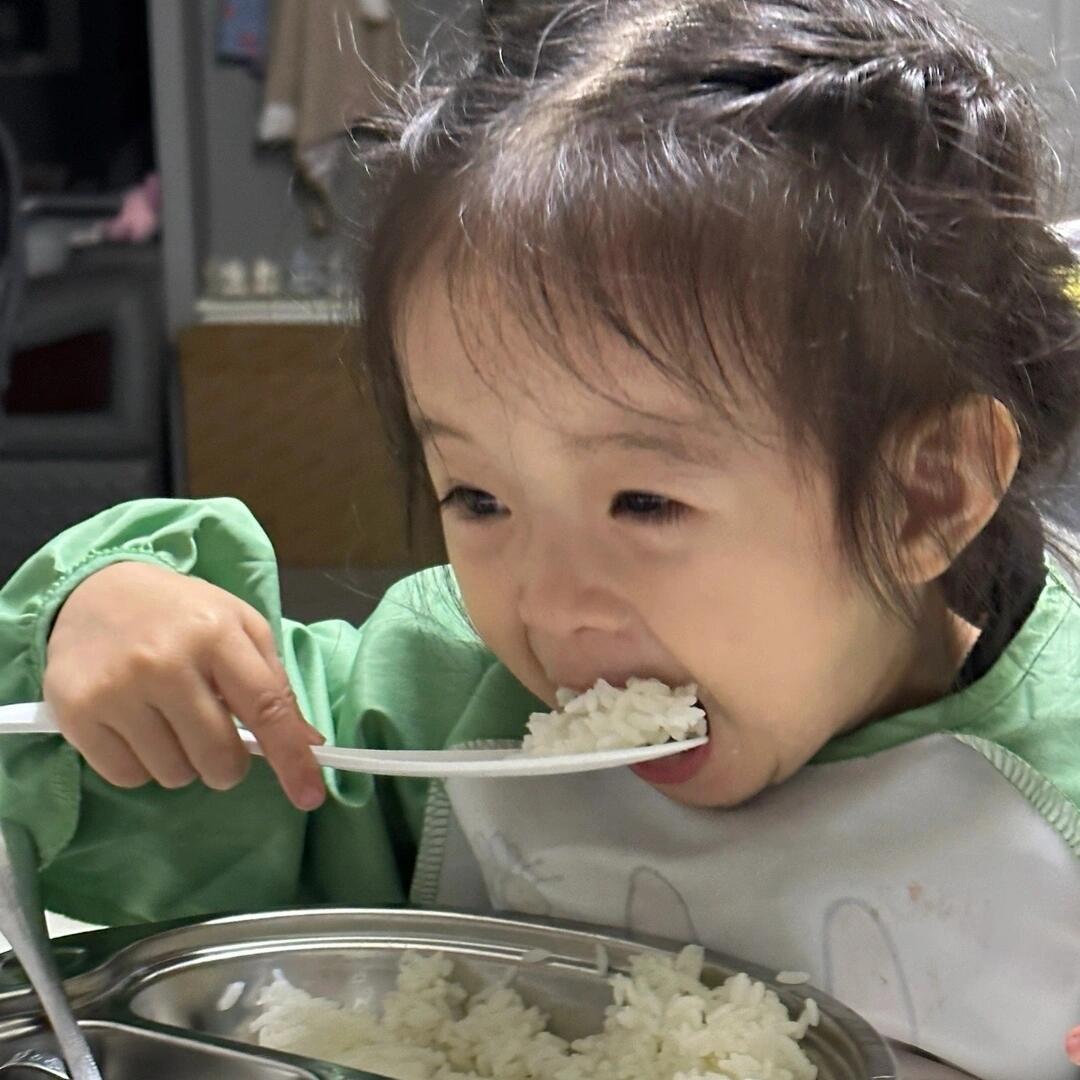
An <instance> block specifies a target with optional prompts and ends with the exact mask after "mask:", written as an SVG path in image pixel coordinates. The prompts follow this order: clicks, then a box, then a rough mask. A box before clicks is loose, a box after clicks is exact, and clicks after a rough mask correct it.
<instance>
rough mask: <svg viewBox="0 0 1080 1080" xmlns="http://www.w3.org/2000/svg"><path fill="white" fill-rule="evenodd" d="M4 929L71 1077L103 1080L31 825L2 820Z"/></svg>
mask: <svg viewBox="0 0 1080 1080" xmlns="http://www.w3.org/2000/svg"><path fill="white" fill-rule="evenodd" d="M0 933H2V934H3V935H4V936H5V937H6V938H7V939H8V941H9V942H11V947H12V948H13V949H14V950H15V955H16V956H17V957H18V960H19V963H20V964H22V967H23V970H24V971H25V972H26V976H27V978H28V979H29V980H30V985H31V986H32V987H33V988H34V990H35V991H36V993H37V996H38V998H39V1000H40V1001H41V1005H42V1008H43V1009H44V1010H45V1015H46V1016H47V1017H48V1018H49V1023H50V1024H51V1025H52V1029H53V1032H54V1034H55V1035H56V1041H57V1042H58V1043H59V1044H60V1053H61V1054H62V1055H63V1057H64V1060H65V1061H66V1062H67V1067H68V1070H69V1072H70V1074H71V1080H101V1073H100V1072H99V1071H98V1067H97V1064H96V1063H95V1062H94V1056H93V1054H92V1053H91V1052H90V1047H89V1045H88V1044H87V1042H86V1039H85V1037H84V1036H83V1033H82V1030H81V1029H80V1028H79V1025H78V1023H77V1022H76V1020H75V1015H74V1014H73V1013H72V1011H71V1005H70V1004H69V1003H68V999H67V997H66V996H65V994H64V989H63V984H62V983H61V981H60V973H59V971H58V970H57V967H56V960H55V959H54V957H53V954H52V948H51V946H50V944H49V938H48V934H47V933H46V930H45V919H44V916H43V915H42V910H41V903H40V901H39V898H38V890H37V857H36V852H35V850H34V841H33V839H32V838H31V836H30V834H29V833H28V832H27V830H26V829H25V828H24V827H23V826H22V825H18V824H16V823H14V822H11V821H0Z"/></svg>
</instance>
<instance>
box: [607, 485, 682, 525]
mask: <svg viewBox="0 0 1080 1080" xmlns="http://www.w3.org/2000/svg"><path fill="white" fill-rule="evenodd" d="M688 509H689V508H688V507H687V506H684V505H683V504H682V503H680V502H675V500H674V499H668V498H665V496H663V495H653V494H651V493H650V492H648V491H620V492H619V494H618V495H616V496H615V498H614V499H612V501H611V516H612V517H628V518H631V519H636V520H638V521H647V522H653V523H655V524H665V523H667V522H671V521H678V519H679V518H681V517H682V516H683V515H684V514H685V513H686V511H687V510H688Z"/></svg>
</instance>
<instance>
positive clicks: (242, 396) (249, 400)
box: [180, 324, 443, 568]
mask: <svg viewBox="0 0 1080 1080" xmlns="http://www.w3.org/2000/svg"><path fill="white" fill-rule="evenodd" d="M351 347H352V345H351V341H350V338H349V335H348V333H347V331H346V330H345V329H343V328H342V327H338V326H326V325H261V324H260V325H254V324H253V325H204V326H196V327H191V328H189V329H187V330H184V331H182V332H181V334H180V380H181V387H182V399H183V410H184V449H185V454H186V465H187V490H188V493H189V494H190V495H191V496H194V497H200V498H201V497H207V496H214V495H233V496H236V497H237V498H239V499H241V500H243V501H244V502H245V503H246V504H247V505H248V506H249V507H250V508H251V510H252V511H253V512H254V513H255V516H256V517H257V518H258V519H259V521H260V522H261V523H262V525H263V527H264V528H265V529H266V531H267V533H268V534H269V535H270V538H271V540H272V541H273V543H274V547H275V550H276V551H277V555H278V560H279V562H281V563H282V564H284V565H287V566H297V567H307V566H310V567H315V566H318V567H402V568H406V567H414V566H425V565H431V564H432V563H435V562H439V561H442V558H443V554H442V542H441V538H440V535H439V530H438V525H437V521H436V519H435V514H434V512H433V511H432V510H431V509H430V508H422V509H421V512H420V513H419V514H418V515H417V520H416V523H415V529H414V530H413V536H412V539H410V536H409V535H407V529H406V506H405V496H404V490H405V487H404V478H403V477H402V476H401V475H400V472H399V470H398V469H397V468H396V466H395V465H394V464H393V462H392V460H391V457H390V453H389V450H388V447H387V444H386V440H385V437H384V435H383V430H382V427H381V425H380V421H379V417H378V414H377V413H376V411H375V407H374V403H373V402H372V401H371V400H370V399H369V398H368V397H367V396H365V395H364V394H363V393H361V391H360V390H359V389H358V388H357V387H356V385H355V384H354V382H353V380H352V377H351V374H350V371H349V367H348V365H349V362H350V356H349V350H350V348H351Z"/></svg>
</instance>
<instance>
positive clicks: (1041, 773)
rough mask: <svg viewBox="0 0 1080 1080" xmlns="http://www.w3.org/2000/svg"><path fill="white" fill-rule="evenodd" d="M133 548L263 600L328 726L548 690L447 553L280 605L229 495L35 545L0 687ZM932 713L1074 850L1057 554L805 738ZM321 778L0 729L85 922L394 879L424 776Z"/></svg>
mask: <svg viewBox="0 0 1080 1080" xmlns="http://www.w3.org/2000/svg"><path fill="white" fill-rule="evenodd" d="M125 560H126V561H130V560H142V561H146V562H151V563H156V564H158V565H162V566H165V567H168V568H170V569H173V570H178V571H180V572H182V573H186V574H192V575H195V576H197V577H199V578H202V579H203V580H206V581H209V582H211V583H213V584H215V585H218V586H220V587H221V588H223V589H226V590H228V591H229V592H231V593H233V594H234V595H236V596H238V597H240V598H242V599H243V600H245V601H247V602H248V603H249V604H251V605H252V606H253V607H255V608H256V609H257V610H259V611H260V612H261V613H262V614H263V615H265V616H266V618H267V619H268V620H269V621H270V624H271V626H272V627H273V630H274V633H275V635H276V637H277V641H278V646H279V649H280V652H281V655H282V658H283V660H284V663H285V667H286V670H287V671H288V674H289V677H290V679H291V681H292V684H293V688H294V689H295V691H296V695H297V698H298V700H299V703H300V707H301V709H302V711H303V713H304V715H305V716H306V717H307V719H308V720H309V721H310V722H311V723H312V724H313V725H315V726H316V727H317V728H318V729H319V730H320V731H322V732H323V734H325V735H326V736H327V738H328V741H329V742H331V743H334V744H337V745H342V746H365V747H372V748H384V749H423V748H435V747H441V746H449V745H456V744H461V743H466V742H472V741H475V740H486V739H507V738H517V737H520V735H521V734H522V732H523V730H524V726H525V721H526V719H527V717H528V714H529V713H530V712H531V711H533V710H534V709H536V708H542V706H541V705H540V703H539V702H537V701H536V699H535V698H533V697H532V696H531V695H530V694H529V692H528V691H526V690H525V689H524V688H523V687H522V686H521V685H520V684H519V683H518V682H517V681H516V680H515V679H514V677H513V676H512V675H511V674H510V673H509V672H508V671H507V670H506V668H504V667H503V666H502V665H501V664H500V663H499V662H498V661H497V660H496V659H495V657H494V656H493V655H492V654H491V653H490V652H489V651H488V650H487V649H486V648H485V647H484V646H483V645H482V644H481V643H480V642H479V640H478V639H477V637H476V635H475V633H474V632H473V631H472V630H471V628H470V626H469V624H468V621H467V620H466V618H465V617H464V615H463V613H462V611H461V607H460V603H459V599H458V595H457V592H456V586H455V584H454V580H453V577H452V575H451V574H450V572H449V571H448V570H445V569H439V570H432V571H426V572H424V573H422V574H418V575H416V576H414V577H411V578H408V579H406V580H405V581H403V582H400V583H399V584H398V585H396V586H394V587H393V588H392V589H391V590H390V591H389V593H388V594H387V596H386V598H385V599H384V600H383V602H382V604H381V605H380V606H379V608H378V610H377V611H376V612H375V613H374V614H373V615H372V616H371V618H370V619H369V620H368V621H367V622H366V623H365V624H364V625H363V626H362V627H359V628H357V627H353V626H351V625H349V624H347V623H344V622H339V621H334V622H323V623H316V624H313V625H310V626H302V625H299V624H297V623H295V622H291V621H290V620H288V619H284V618H283V617H282V615H281V610H280V600H279V593H278V582H277V569H276V563H275V559H274V552H273V549H272V547H271V544H270V542H269V540H268V539H267V537H266V535H265V534H264V532H263V531H262V529H261V528H260V527H259V525H258V523H257V522H256V521H255V519H254V518H253V517H252V515H251V514H250V512H249V511H248V510H247V509H246V508H245V507H244V506H243V505H241V504H240V503H238V502H235V501H233V500H229V499H215V500H207V501H201V502H193V501H182V500H164V499H161V500H147V501H141V502H135V503H129V504H125V505H122V506H119V507H116V508H114V509H111V510H108V511H106V512H104V513H102V514H99V515H98V516H97V517H95V518H93V519H91V520H90V521H87V522H84V523H82V524H80V525H76V526H75V527H73V528H71V529H69V530H68V531H67V532H65V533H64V534H63V535H61V536H60V537H59V538H58V539H57V540H55V541H54V542H53V543H52V544H50V545H48V546H47V547H46V548H44V549H43V550H42V551H41V552H39V553H38V554H37V555H35V556H34V557H33V558H31V559H30V560H29V561H28V562H27V563H26V564H25V565H24V566H23V567H22V568H21V569H20V570H19V571H18V572H17V573H16V574H15V576H14V577H13V578H12V579H11V580H10V581H9V582H8V583H7V585H5V586H4V588H3V590H0V702H15V701H32V700H39V699H40V697H41V684H42V675H43V670H44V664H45V647H46V642H47V640H48V634H49V629H50V627H51V625H52V622H53V620H54V618H55V616H56V613H57V611H58V610H59V608H60V606H61V605H62V604H63V602H64V600H65V599H66V598H67V596H68V595H69V594H70V593H71V591H72V590H73V589H74V588H75V587H76V586H77V585H78V584H79V583H80V582H81V581H83V580H85V579H86V577H88V576H89V575H90V574H92V573H94V572H95V571H97V570H99V569H101V568H102V567H103V566H106V565H108V564H110V563H113V562H117V561H125ZM940 731H953V732H956V733H959V734H961V735H963V736H965V737H969V738H970V740H971V741H972V744H973V745H977V746H978V747H979V749H981V750H982V751H983V752H984V753H986V754H987V756H988V757H989V758H990V759H991V760H992V761H994V763H995V765H997V767H998V768H999V769H1001V770H1002V771H1003V772H1005V774H1006V775H1007V776H1009V778H1010V779H1011V780H1013V782H1014V783H1015V784H1016V785H1017V787H1019V788H1020V789H1021V790H1022V791H1024V793H1025V794H1027V795H1028V797H1029V798H1031V799H1032V801H1033V802H1035V803H1036V805H1038V806H1039V808H1040V810H1041V812H1043V813H1044V816H1047V817H1048V819H1052V823H1053V824H1055V827H1056V828H1058V830H1059V831H1060V832H1062V834H1063V835H1064V836H1065V837H1066V839H1067V840H1068V841H1069V843H1070V844H1071V845H1072V846H1073V849H1074V850H1075V851H1077V852H1078V854H1080V825H1078V822H1080V811H1078V809H1077V808H1078V807H1080V603H1078V601H1077V599H1076V598H1075V597H1074V596H1073V595H1072V593H1071V592H1070V591H1069V589H1068V588H1067V587H1066V585H1065V583H1064V581H1063V580H1062V579H1061V577H1060V576H1058V575H1057V574H1056V573H1055V572H1053V571H1051V574H1050V577H1049V579H1048V583H1047V585H1046V587H1045V589H1044V590H1043V593H1042V595H1041V597H1040V599H1039V602H1038V604H1037V606H1036V608H1035V610H1034V611H1033V613H1032V614H1031V616H1030V617H1029V618H1028V620H1027V622H1026V623H1025V625H1024V627H1023V628H1022V629H1021V631H1020V632H1019V633H1018V634H1017V636H1016V637H1015V638H1014V640H1013V641H1012V643H1011V644H1010V645H1009V647H1008V648H1007V649H1006V651H1005V652H1004V653H1003V655H1002V656H1001V657H1000V658H999V660H998V661H997V663H996V664H995V665H994V667H993V668H992V669H991V670H990V671H989V672H988V673H987V674H986V675H985V676H984V677H983V678H981V679H979V680H978V681H977V682H975V683H973V684H972V685H971V686H969V687H967V688H966V689H964V690H963V691H961V692H959V693H957V694H954V695H952V696H951V697H947V698H945V699H943V700H942V701H940V702H937V703H935V704H933V705H931V706H927V707H926V708H923V709H918V710H914V711H912V712H909V713H905V714H903V715H901V716H898V717H893V718H889V719H886V720H880V721H876V722H874V723H872V724H869V725H867V726H865V727H863V728H862V729H860V730H858V731H856V732H854V733H851V734H849V735H845V736H841V737H839V738H837V739H834V740H833V741H832V742H830V743H829V744H828V745H827V746H826V747H824V749H823V750H822V751H821V752H820V753H819V755H818V756H817V758H815V759H814V760H815V763H816V762H826V761H836V760H840V759H843V758H849V757H858V756H865V755H868V754H872V753H876V752H879V751H881V750H884V749H887V748H890V747H894V746H897V745H899V744H901V743H904V742H907V741H910V740H912V739H916V738H919V737H921V736H924V735H927V734H931V733H935V732H940ZM813 766H814V763H811V765H810V766H808V767H810V768H812V767H813ZM326 778H327V783H328V787H329V797H328V799H327V801H326V803H325V804H324V805H323V806H322V807H321V808H320V809H319V810H317V811H315V812H313V813H311V814H303V813H301V812H300V811H298V810H296V809H294V808H293V807H292V806H291V805H290V804H289V803H288V802H287V801H286V799H285V797H284V795H283V794H282V793H281V791H280V790H279V788H278V786H277V783H276V780H275V779H274V777H273V775H272V773H271V772H270V770H269V768H268V767H267V766H266V764H265V762H263V761H262V760H261V759H255V760H253V762H252V767H251V771H250V773H249V774H248V776H247V778H246V779H245V781H244V782H243V783H242V784H240V785H239V786H238V787H236V788H234V789H233V790H232V791H229V792H213V791H210V790H208V789H206V788H205V787H203V786H202V785H200V784H193V785H191V786H189V787H188V788H185V789H182V790H179V791H167V790H164V789H162V788H160V787H158V786H157V785H156V784H152V783H151V784H148V785H146V786H145V787H143V788H140V789H138V790H134V791H128V790H121V789H117V788H114V787H111V786H110V785H109V784H107V783H105V782H104V781H103V780H101V779H100V778H99V777H97V775H96V774H95V773H94V772H93V770H91V769H90V768H89V767H88V766H87V765H85V764H84V763H83V762H82V761H81V759H80V758H79V755H78V754H77V753H76V752H75V750H74V749H73V748H72V747H70V746H69V745H68V744H67V743H66V742H64V741H63V740H62V739H61V738H59V737H56V736H7V737H5V738H3V739H2V740H0V814H2V815H3V816H5V817H8V818H11V819H14V820H17V821H21V822H23V823H24V824H26V825H27V826H28V827H29V828H30V829H31V830H32V832H33V834H34V836H35V838H36V840H37V844H38V849H39V852H40V855H41V862H42V887H43V891H44V897H45V902H46V904H47V906H48V907H49V908H50V909H52V910H56V911H60V912H63V913H65V914H68V915H71V916H73V917H75V918H80V919H84V920H86V921H89V922H100V923H123V922H137V921H142V920H152V919H166V918H172V917H176V916H181V915H196V914H206V913H211V912H221V911H230V910H240V909H246V910H254V909H262V908H268V907H274V906H278V905H285V904H292V903H311V902H331V903H341V904H360V905H369V904H370V905H378V904H388V903H390V904H392V903H399V902H403V901H405V900H406V899H407V898H408V896H409V889H410V880H411V877H412V873H413V866H414V861H415V854H416V848H417V844H418V842H419V838H420V832H421V827H422V822H423V817H424V807H425V801H426V798H427V782H426V781H422V780H415V779H399V778H375V777H371V776H367V775H364V774H356V773H338V772H328V773H327V777H326Z"/></svg>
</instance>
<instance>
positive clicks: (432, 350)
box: [399, 290, 715, 429]
mask: <svg viewBox="0 0 1080 1080" xmlns="http://www.w3.org/2000/svg"><path fill="white" fill-rule="evenodd" d="M400 346H401V347H400V350H399V352H400V359H401V363H402V366H403V369H404V374H405V377H406V382H407V383H408V384H409V386H410V387H411V388H412V390H413V393H414V395H415V396H416V397H417V399H418V400H419V402H420V404H421V405H422V406H423V407H425V409H426V408H427V407H429V406H430V407H432V408H434V407H435V406H436V405H438V404H440V403H444V402H447V401H452V402H456V403H459V404H460V405H463V406H465V407H482V406H483V405H484V404H485V402H487V403H489V404H492V405H494V404H495V403H496V402H499V403H501V404H502V405H503V407H505V408H510V409H521V408H527V407H529V406H530V404H534V405H537V406H541V407H544V408H545V409H547V410H548V411H551V410H552V409H557V410H558V411H559V414H560V415H562V416H563V418H564V419H565V421H566V426H567V427H568V428H571V429H572V428H573V427H574V421H575V419H580V418H587V419H590V420H591V419H595V418H597V417H599V418H603V417H605V416H607V415H614V414H619V415H620V416H621V418H622V419H623V421H624V422H631V421H637V424H638V426H640V427H642V428H649V427H656V426H663V425H665V424H670V423H698V422H702V421H704V420H705V419H706V418H707V416H708V414H709V413H710V412H715V410H714V409H711V408H710V407H709V404H708V402H707V401H706V400H705V399H704V396H703V395H702V394H700V393H695V392H693V391H692V390H691V389H690V388H689V386H687V385H686V383H685V380H684V379H682V378H680V377H679V372H678V371H676V370H675V369H674V368H673V367H671V368H669V369H668V370H667V371H665V370H663V368H662V367H661V366H660V365H659V364H658V363H657V362H656V358H654V357H650V356H648V355H647V354H646V353H644V352H643V351H642V350H641V349H640V348H638V347H636V346H635V345H633V344H631V343H630V342H628V341H626V340H625V339H623V338H621V337H620V336H619V335H618V334H617V333H616V332H615V331H613V330H612V329H611V328H610V327H608V326H605V325H603V323H602V322H601V321H600V320H599V319H597V320H595V321H592V322H588V321H585V320H583V319H576V320H574V321H573V322H569V321H568V322H566V323H564V324H562V325H560V327H559V328H558V330H557V332H553V328H552V327H545V328H543V329H542V330H541V329H540V328H538V327H536V326H534V325H532V324H531V322H530V321H529V320H528V319H523V318H521V317H520V316H519V315H518V314H517V313H516V312H515V311H514V309H513V308H512V307H510V306H509V305H508V304H506V303H500V302H498V301H495V302H493V303H484V304H482V305H479V304H470V305H467V306H466V305H463V304H460V303H455V300H454V298H453V297H450V296H448V295H447V293H446V291H445V290H442V295H441V296H440V295H439V293H438V292H436V291H433V290H432V291H428V292H427V293H426V294H425V295H423V296H422V298H421V297H419V296H418V297H417V299H416V300H415V301H414V302H413V303H411V304H410V305H409V311H408V314H407V316H406V318H405V319H404V322H403V326H402V332H401V335H400Z"/></svg>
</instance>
